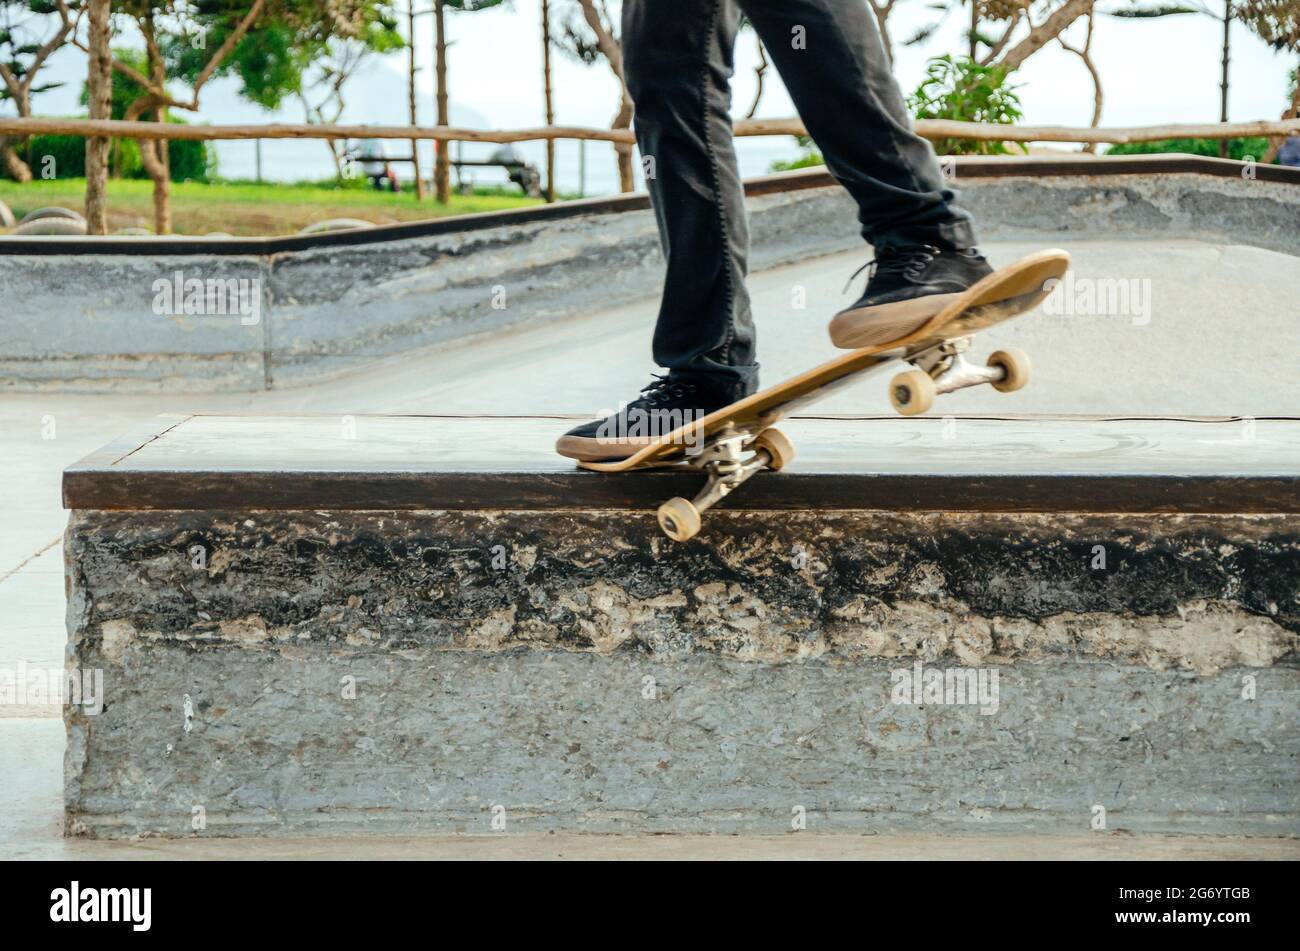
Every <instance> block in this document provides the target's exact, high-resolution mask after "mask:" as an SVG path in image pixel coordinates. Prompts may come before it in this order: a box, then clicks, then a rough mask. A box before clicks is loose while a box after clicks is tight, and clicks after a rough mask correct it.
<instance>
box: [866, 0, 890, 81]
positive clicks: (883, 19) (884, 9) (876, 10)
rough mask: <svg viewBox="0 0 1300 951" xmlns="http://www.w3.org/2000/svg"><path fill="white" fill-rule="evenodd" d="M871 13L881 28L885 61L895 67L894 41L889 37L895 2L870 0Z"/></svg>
mask: <svg viewBox="0 0 1300 951" xmlns="http://www.w3.org/2000/svg"><path fill="white" fill-rule="evenodd" d="M870 2H871V12H872V13H873V14H875V17H876V26H877V27H879V28H880V42H881V43H882V44H883V45H884V47H885V59H886V60H887V65H889V66H891V67H892V66H893V65H894V41H893V38H892V37H890V35H889V22H888V21H889V14H890V13H892V12H893V10H894V0H888V2H886V3H881V2H880V0H870Z"/></svg>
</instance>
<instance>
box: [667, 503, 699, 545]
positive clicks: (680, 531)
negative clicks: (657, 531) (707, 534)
mask: <svg viewBox="0 0 1300 951" xmlns="http://www.w3.org/2000/svg"><path fill="white" fill-rule="evenodd" d="M659 527H660V528H662V529H663V530H664V534H665V535H667V536H668V537H669V538H671V539H672V540H673V541H675V542H684V541H687V540H688V539H691V538H694V537H695V536H696V535H698V534H699V532H700V511H699V509H697V508H696V507H695V505H694V503H692V502H691V500H690V499H683V498H681V497H680V496H678V497H677V498H674V499H669V500H668V501H667V502H665V503H664V504H663V505H661V506H659Z"/></svg>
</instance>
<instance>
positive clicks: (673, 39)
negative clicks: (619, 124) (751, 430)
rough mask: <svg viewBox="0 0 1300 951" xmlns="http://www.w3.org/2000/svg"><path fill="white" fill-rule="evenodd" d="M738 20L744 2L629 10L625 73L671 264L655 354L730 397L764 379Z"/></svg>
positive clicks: (629, 0)
mask: <svg viewBox="0 0 1300 951" xmlns="http://www.w3.org/2000/svg"><path fill="white" fill-rule="evenodd" d="M739 24H740V15H739V12H738V10H737V8H736V5H735V2H734V0H624V3H623V68H624V73H625V76H626V79H627V85H628V91H629V92H630V93H631V96H632V101H633V102H634V103H635V104H636V119H635V127H636V137H637V145H638V147H639V149H640V152H641V157H642V162H643V164H644V167H645V168H646V180H647V182H646V183H647V186H648V187H649V189H650V198H651V202H652V204H653V205H654V210H655V215H656V218H657V220H658V224H659V232H660V238H661V243H662V246H663V252H664V257H665V259H666V261H667V275H666V278H665V281H664V291H663V300H662V302H661V305H660V310H659V320H658V323H657V324H656V326H655V334H654V359H655V362H656V363H657V364H659V365H660V366H663V367H667V368H668V369H669V371H670V375H671V378H672V379H675V380H689V381H691V382H694V383H701V384H704V385H705V386H708V387H715V386H716V387H719V388H720V389H721V390H723V391H726V393H727V395H729V396H730V397H731V398H738V397H740V396H743V395H745V394H746V393H748V392H750V391H752V390H753V389H754V387H755V386H756V385H757V379H758V367H757V364H756V362H755V355H754V326H753V322H752V319H751V316H750V309H749V297H748V294H747V293H746V291H745V284H744V280H745V271H746V258H747V255H748V243H749V233H748V227H747V225H746V221H745V207H744V194H743V191H742V188H741V183H740V175H739V172H738V170H737V168H736V157H735V151H734V149H733V147H732V141H731V119H730V116H729V111H728V110H729V107H730V101H731V93H730V88H729V85H728V81H729V79H730V77H731V74H732V71H733V56H732V49H733V45H734V43H735V38H736V31H737V30H738V29H739Z"/></svg>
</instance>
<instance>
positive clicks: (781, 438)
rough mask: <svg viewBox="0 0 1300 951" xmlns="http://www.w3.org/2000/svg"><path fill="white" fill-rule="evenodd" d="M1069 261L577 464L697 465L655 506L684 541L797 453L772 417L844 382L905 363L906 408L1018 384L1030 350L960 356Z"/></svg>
mask: <svg viewBox="0 0 1300 951" xmlns="http://www.w3.org/2000/svg"><path fill="white" fill-rule="evenodd" d="M1069 266H1070V255H1069V254H1067V253H1066V252H1065V251H1061V250H1058V249H1053V250H1049V251H1039V252H1037V253H1035V254H1031V255H1029V256H1028V257H1026V258H1022V259H1021V260H1019V261H1017V262H1016V263H1014V264H1011V265H1008V266H1007V267H1004V268H1000V269H999V270H997V271H994V272H993V273H992V274H990V275H988V276H987V277H985V278H983V279H982V280H980V281H979V282H978V283H976V284H974V285H973V286H971V287H970V288H969V289H968V290H967V291H965V292H964V293H963V294H962V295H961V296H960V297H958V298H957V299H955V300H953V301H951V302H949V303H948V304H947V305H946V306H945V307H944V308H943V309H942V310H941V311H939V312H938V313H937V314H935V315H934V316H933V317H931V318H930V319H929V320H927V321H926V322H925V323H924V324H922V325H921V326H920V327H917V328H916V329H914V330H912V331H911V332H909V333H907V334H906V335H905V336H902V337H899V338H898V339H897V340H892V341H889V342H886V343H880V344H876V345H873V346H870V347H864V348H861V349H858V350H851V351H849V352H847V353H845V354H843V355H841V356H839V357H837V358H836V359H834V360H830V361H828V362H826V363H823V364H822V365H821V366H818V367H814V368H813V369H811V370H808V371H807V372H805V373H801V374H799V375H798V376H796V377H792V378H790V379H788V380H786V381H785V382H783V383H778V384H776V385H775V386H772V387H769V388H768V389H765V390H760V391H759V392H757V393H755V394H753V395H752V396H747V397H746V398H745V399H743V400H739V401H737V402H735V403H732V404H731V405H730V406H725V407H723V408H722V409H720V410H717V411H716V412H713V413H710V414H709V415H707V416H705V417H704V418H703V419H699V420H696V421H695V422H693V423H687V424H686V425H684V426H682V427H680V428H678V429H675V430H673V431H672V432H670V433H668V434H667V435H665V436H662V437H660V438H659V439H657V440H656V441H655V442H653V443H650V444H649V445H647V446H645V447H643V448H642V449H640V450H638V451H637V452H636V453H635V454H633V455H631V456H628V457H627V458H626V459H617V460H611V461H608V462H585V461H584V462H579V463H578V465H579V466H581V467H582V468H584V469H591V470H593V471H595V472H632V471H635V470H637V469H652V468H664V467H668V466H678V467H689V468H693V469H699V470H700V471H702V472H703V473H704V474H705V475H706V476H707V481H706V483H705V485H704V488H703V489H702V490H701V491H700V493H699V494H698V495H697V496H696V497H695V498H694V499H684V498H680V497H679V498H673V499H669V500H668V501H666V502H664V503H663V504H662V505H661V506H659V511H658V516H659V526H660V527H661V528H662V529H663V530H664V534H666V535H667V536H668V537H669V538H671V539H674V540H675V541H686V540H688V539H690V538H693V537H695V535H696V534H698V533H699V531H700V527H701V517H700V516H701V514H702V513H703V512H705V511H706V510H708V509H709V508H712V507H713V506H714V505H716V504H717V503H718V502H720V501H722V499H724V498H726V497H727V496H728V495H729V494H731V493H732V492H733V491H735V490H736V489H737V488H739V487H740V486H741V485H743V484H744V483H745V482H746V481H748V480H749V479H750V478H751V477H752V476H754V475H755V474H756V473H758V472H759V471H761V470H763V469H771V470H773V471H777V470H780V469H783V468H784V467H785V466H787V465H789V464H790V462H791V461H792V460H793V459H794V445H793V444H792V443H791V442H790V440H789V439H788V438H786V436H785V435H784V434H783V433H781V431H780V430H778V429H775V428H773V426H774V424H775V423H776V422H778V421H779V420H780V419H782V418H783V417H785V416H789V415H791V414H792V413H795V412H797V411H799V410H801V409H804V408H806V407H808V406H811V405H813V404H814V403H816V402H818V401H819V400H822V399H825V398H826V397H827V396H830V395H831V394H832V393H835V392H838V391H839V390H840V389H842V388H843V387H845V386H847V385H849V384H851V383H856V382H859V381H860V380H861V379H863V378H865V377H868V376H872V375H876V374H878V373H880V372H882V371H884V370H886V369H888V368H890V367H896V366H897V365H900V364H902V365H906V366H907V369H904V370H902V371H901V372H899V373H898V374H897V375H896V376H894V378H893V379H892V380H891V381H890V384H889V400H890V402H891V403H892V404H893V406H894V409H895V410H897V411H898V412H899V413H901V414H902V415H904V416H916V415H919V414H921V413H924V412H926V411H927V410H928V409H930V407H931V406H932V405H933V404H934V399H935V397H936V396H938V395H939V394H942V393H951V392H954V391H956V390H960V389H965V388H966V387H970V386H979V385H981V384H984V383H987V384H989V385H991V386H992V387H993V388H994V389H995V390H998V391H1000V392H1003V393H1010V392H1012V391H1014V390H1018V389H1020V388H1021V387H1022V386H1024V385H1025V384H1026V383H1028V382H1029V373H1030V364H1029V358H1028V356H1026V355H1025V353H1024V352H1023V351H1021V350H1017V349H1015V348H1008V349H1005V350H998V351H996V352H995V353H993V354H991V355H990V356H989V358H988V360H987V361H986V363H985V365H984V366H979V365H977V364H974V363H970V362H968V361H967V360H966V358H965V356H964V354H965V352H966V351H967V350H968V349H969V346H970V338H971V336H972V335H973V334H976V333H978V332H979V331H981V330H985V329H987V328H989V327H992V326H994V325H995V324H999V323H1002V322H1003V321H1005V320H1010V319H1011V318H1013V317H1017V316H1019V315H1021V314H1024V313H1026V312H1028V311H1030V310H1033V309H1034V308H1035V307H1037V306H1038V304H1040V303H1041V302H1042V301H1043V299H1044V298H1046V297H1047V296H1048V294H1050V293H1051V291H1052V289H1053V288H1054V287H1055V281H1058V280H1060V279H1061V278H1062V277H1063V276H1064V275H1065V272H1066V270H1067V269H1068V268H1069ZM688 447H689V451H688Z"/></svg>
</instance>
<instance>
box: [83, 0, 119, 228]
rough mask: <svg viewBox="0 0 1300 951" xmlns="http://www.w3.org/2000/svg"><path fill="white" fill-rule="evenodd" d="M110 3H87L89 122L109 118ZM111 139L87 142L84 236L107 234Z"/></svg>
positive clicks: (101, 0) (98, 0)
mask: <svg viewBox="0 0 1300 951" xmlns="http://www.w3.org/2000/svg"><path fill="white" fill-rule="evenodd" d="M110 2H111V0H88V2H87V4H86V11H87V14H88V20H89V33H88V35H87V44H88V45H89V47H90V57H89V65H88V67H87V73H86V96H87V98H88V100H89V115H90V118H92V119H111V118H112V111H113V105H112V93H113V66H112V62H113V54H112V53H111V52H110V49H109V47H110V44H111V41H112V27H111V25H110V24H109V6H110ZM110 144H111V140H110V139H106V138H103V137H100V136H90V137H88V138H87V139H86V233H87V234H107V233H108V194H107V192H108V150H109V146H110Z"/></svg>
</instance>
